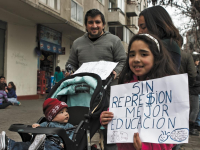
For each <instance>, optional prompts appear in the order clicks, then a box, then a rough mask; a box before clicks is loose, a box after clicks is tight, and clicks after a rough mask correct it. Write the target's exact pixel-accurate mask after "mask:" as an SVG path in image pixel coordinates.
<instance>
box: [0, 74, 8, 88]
mask: <svg viewBox="0 0 200 150" xmlns="http://www.w3.org/2000/svg"><path fill="white" fill-rule="evenodd" d="M0 83H3V84H4V86H5V89H7V84H6V77H4V76H1V77H0Z"/></svg>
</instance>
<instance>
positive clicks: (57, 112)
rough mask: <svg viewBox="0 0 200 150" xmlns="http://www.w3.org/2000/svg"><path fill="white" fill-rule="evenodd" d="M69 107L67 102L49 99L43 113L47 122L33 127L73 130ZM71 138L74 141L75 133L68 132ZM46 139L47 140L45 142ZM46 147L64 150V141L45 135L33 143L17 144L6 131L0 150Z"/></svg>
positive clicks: (30, 149) (45, 103) (51, 149)
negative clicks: (69, 121)
mask: <svg viewBox="0 0 200 150" xmlns="http://www.w3.org/2000/svg"><path fill="white" fill-rule="evenodd" d="M67 108H68V105H67V104H66V103H65V102H61V101H59V100H58V99H52V98H48V99H47V100H45V101H44V103H43V112H44V114H45V118H46V119H47V121H46V122H43V123H41V124H37V123H35V124H33V125H32V127H33V128H36V127H39V126H41V127H52V128H63V129H65V130H66V129H68V128H72V127H73V125H71V124H70V123H68V120H69V114H68V110H67ZM66 134H67V135H69V138H70V139H72V137H73V134H74V132H73V131H66ZM45 139H46V140H45ZM42 146H44V149H48V150H60V149H63V141H62V139H61V138H59V137H58V135H53V136H51V137H46V135H45V134H38V135H36V137H35V139H34V141H33V142H32V143H31V142H15V141H14V140H12V139H10V138H8V137H7V136H6V134H5V131H2V133H1V134H0V150H8V149H9V150H27V149H28V150H37V149H39V148H41V147H42Z"/></svg>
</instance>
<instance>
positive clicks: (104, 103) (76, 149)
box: [9, 73, 114, 150]
mask: <svg viewBox="0 0 200 150" xmlns="http://www.w3.org/2000/svg"><path fill="white" fill-rule="evenodd" d="M77 76H92V77H93V78H95V79H96V80H97V87H96V89H95V91H94V93H93V95H92V98H91V101H90V107H89V108H90V109H89V112H88V113H87V114H85V115H84V119H83V120H82V121H81V122H80V123H79V124H78V126H77V127H73V128H70V129H67V130H64V129H61V128H49V127H37V128H32V126H31V125H24V124H12V125H11V126H10V128H9V130H10V131H13V132H18V133H19V135H20V136H21V138H22V141H23V142H27V141H31V139H32V135H30V134H29V133H32V134H33V135H35V134H46V135H54V134H57V135H58V136H59V137H60V138H61V139H62V140H63V144H64V149H65V150H83V149H85V148H86V147H87V148H86V149H87V150H91V144H90V140H91V137H93V135H94V134H95V133H96V131H97V130H98V129H99V128H100V126H101V125H100V121H99V118H100V114H101V112H102V111H105V110H107V108H108V100H107V99H106V94H105V93H106V89H107V87H108V86H109V85H110V83H111V82H112V80H113V78H114V75H112V76H111V78H108V79H107V80H106V81H105V84H104V85H105V86H102V80H101V78H100V77H99V76H98V75H97V74H93V73H80V74H75V75H71V76H69V77H66V78H64V79H62V80H61V81H60V82H58V83H57V84H56V85H55V86H54V87H53V88H52V90H51V91H50V93H49V94H48V95H47V97H46V99H47V98H50V97H51V96H52V95H53V93H54V92H55V90H56V89H57V88H58V87H59V86H60V84H61V83H62V82H63V81H65V80H68V79H71V78H74V77H77ZM58 99H59V98H58ZM59 100H61V101H63V100H62V98H61V99H59ZM78 109H80V107H79V108H78ZM69 114H70V111H69ZM96 120H97V121H96ZM44 121H46V119H45V118H44V117H42V118H40V119H39V120H38V122H37V123H42V122H44ZM70 130H75V131H74V135H73V138H72V140H71V139H69V137H68V135H67V134H66V131H70ZM84 135H86V136H84Z"/></svg>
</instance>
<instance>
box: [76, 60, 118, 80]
mask: <svg viewBox="0 0 200 150" xmlns="http://www.w3.org/2000/svg"><path fill="white" fill-rule="evenodd" d="M117 64H118V62H110V61H103V60H102V61H96V62H88V63H83V64H82V65H81V67H80V68H79V69H78V70H77V71H76V72H75V73H74V74H77V73H83V72H89V73H95V74H98V75H99V76H100V77H101V79H102V80H105V79H106V78H107V77H108V76H109V75H110V74H111V72H112V71H113V70H114V68H115V67H116V66H117Z"/></svg>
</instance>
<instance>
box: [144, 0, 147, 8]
mask: <svg viewBox="0 0 200 150" xmlns="http://www.w3.org/2000/svg"><path fill="white" fill-rule="evenodd" d="M146 8H147V4H146V2H145V1H144V9H146Z"/></svg>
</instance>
